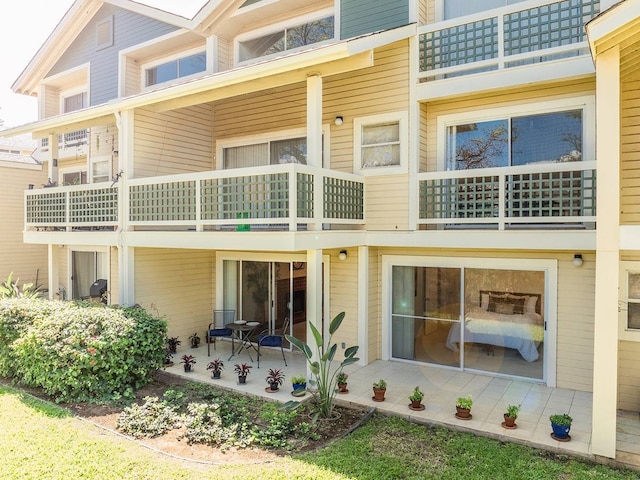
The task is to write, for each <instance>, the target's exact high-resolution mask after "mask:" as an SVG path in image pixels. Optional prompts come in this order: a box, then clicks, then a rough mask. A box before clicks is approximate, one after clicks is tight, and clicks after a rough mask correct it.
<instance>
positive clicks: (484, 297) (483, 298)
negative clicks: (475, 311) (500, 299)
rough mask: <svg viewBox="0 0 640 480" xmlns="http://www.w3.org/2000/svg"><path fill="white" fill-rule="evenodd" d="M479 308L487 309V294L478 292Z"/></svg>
mask: <svg viewBox="0 0 640 480" xmlns="http://www.w3.org/2000/svg"><path fill="white" fill-rule="evenodd" d="M480 308H481V309H483V310H487V309H488V308H489V294H488V293H481V294H480Z"/></svg>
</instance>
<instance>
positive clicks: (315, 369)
mask: <svg viewBox="0 0 640 480" xmlns="http://www.w3.org/2000/svg"><path fill="white" fill-rule="evenodd" d="M344 316H345V313H344V312H340V313H339V314H338V315H336V316H335V318H334V319H333V320H331V323H330V324H329V338H328V339H327V342H326V343H325V341H324V339H323V338H322V334H321V333H320V332H319V331H318V329H317V328H316V327H315V325H314V324H313V323H310V324H309V327H310V329H311V332H312V333H313V339H314V343H315V345H313V348H314V349H315V352H312V350H311V348H312V347H310V346H309V345H307V344H306V343H305V342H303V341H302V340H300V339H298V338H296V337H292V336H291V335H285V337H286V339H287V340H289V342H291V345H293V346H294V347H296V348H297V349H298V350H300V351H301V352H302V353H303V355H304V356H305V358H306V360H307V363H308V364H309V369H310V370H311V374H312V375H313V379H312V380H311V381H310V382H309V383H311V384H312V385H313V386H315V387H316V392H315V393H314V395H315V396H316V399H317V408H318V411H317V413H318V415H319V416H321V417H324V418H329V417H331V414H332V413H333V406H334V401H335V397H336V392H337V391H338V389H337V383H338V375H339V374H340V373H341V372H342V369H343V368H344V367H346V366H347V365H351V364H352V363H356V362H357V361H358V360H360V359H359V358H357V357H356V354H357V353H358V348H359V347H358V345H354V346H351V347H349V348H347V349H346V350H345V351H344V360H342V362H340V364H339V365H338V367H337V368H332V364H333V360H334V358H335V355H336V352H337V351H338V344H337V343H331V341H332V338H333V334H334V333H336V331H337V330H338V328H340V325H341V324H342V321H343V320H344ZM314 353H315V356H314Z"/></svg>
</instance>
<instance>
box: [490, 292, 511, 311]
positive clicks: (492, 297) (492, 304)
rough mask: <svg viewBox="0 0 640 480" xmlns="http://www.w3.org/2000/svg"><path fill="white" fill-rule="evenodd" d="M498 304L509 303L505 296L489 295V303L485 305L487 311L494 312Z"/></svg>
mask: <svg viewBox="0 0 640 480" xmlns="http://www.w3.org/2000/svg"><path fill="white" fill-rule="evenodd" d="M499 303H509V302H508V301H507V296H506V295H494V294H492V293H490V294H489V303H488V304H487V311H489V312H495V311H496V305H497V304H499Z"/></svg>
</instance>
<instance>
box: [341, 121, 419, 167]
mask: <svg viewBox="0 0 640 480" xmlns="http://www.w3.org/2000/svg"><path fill="white" fill-rule="evenodd" d="M406 124H407V114H406V112H398V113H391V114H384V115H374V116H371V117H360V118H356V119H355V120H354V162H355V165H354V171H360V172H361V173H365V172H371V171H378V172H380V173H388V171H389V170H391V171H394V170H398V169H399V168H405V164H406V161H405V158H406V145H407V140H406V136H407V132H406V128H407V127H406Z"/></svg>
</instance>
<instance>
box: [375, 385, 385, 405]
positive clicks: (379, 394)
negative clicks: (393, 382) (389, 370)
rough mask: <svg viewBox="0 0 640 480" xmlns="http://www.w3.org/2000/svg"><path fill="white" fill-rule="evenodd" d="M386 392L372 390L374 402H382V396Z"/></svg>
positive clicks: (378, 389) (376, 389)
mask: <svg viewBox="0 0 640 480" xmlns="http://www.w3.org/2000/svg"><path fill="white" fill-rule="evenodd" d="M386 391H387V389H386V388H374V389H373V400H374V401H375V402H384V394H385V392H386Z"/></svg>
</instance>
